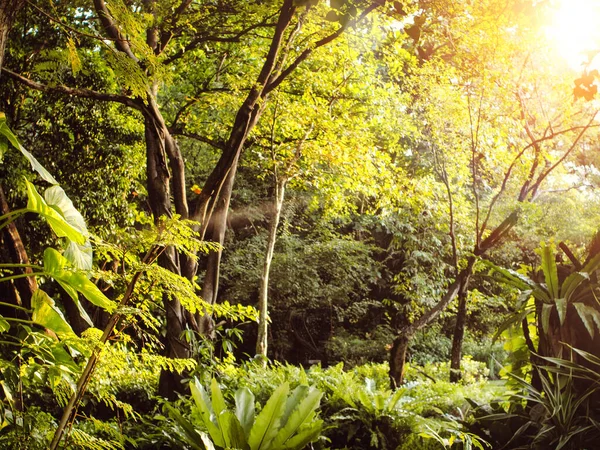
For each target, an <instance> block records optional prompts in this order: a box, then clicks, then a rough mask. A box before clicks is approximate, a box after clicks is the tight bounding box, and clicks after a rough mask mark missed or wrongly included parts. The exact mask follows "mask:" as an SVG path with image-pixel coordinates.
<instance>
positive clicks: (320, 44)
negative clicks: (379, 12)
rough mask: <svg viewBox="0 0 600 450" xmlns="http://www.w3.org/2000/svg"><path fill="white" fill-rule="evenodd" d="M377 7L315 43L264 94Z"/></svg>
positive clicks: (377, 5)
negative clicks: (316, 51) (317, 50)
mask: <svg viewBox="0 0 600 450" xmlns="http://www.w3.org/2000/svg"><path fill="white" fill-rule="evenodd" d="M379 6H381V4H380V3H378V2H375V3H372V4H371V5H369V6H368V7H367V8H366V9H365V10H364V11H363V12H362V13H361V15H360V16H359V17H358V18H356V19H354V20H351V21H349V22H347V23H345V24H344V25H342V26H341V27H340V28H338V29H337V30H336V31H335V32H333V33H331V34H330V35H329V36H326V37H324V38H323V39H321V40H319V41H317V42H316V43H315V44H314V45H313V46H312V47H309V48H307V49H305V50H304V51H303V52H302V53H300V55H298V57H296V59H295V60H294V61H293V62H292V63H291V64H290V65H289V66H287V67H286V68H285V69H284V70H283V71H282V72H281V73H280V74H279V75H278V76H277V77H276V78H275V79H274V80H272V81H270V82H269V84H268V85H267V86H266V88H265V94H268V93H269V92H271V91H272V90H273V89H276V88H277V86H279V85H280V84H281V83H282V82H283V80H285V79H286V78H287V77H288V76H289V75H290V73H292V72H293V71H294V70H296V68H297V67H298V66H299V65H300V63H302V62H303V61H304V60H306V58H308V57H309V56H310V55H311V54H312V53H313V51H315V49H318V48H320V47H323V46H324V45H327V44H329V43H330V42H332V41H333V40H335V39H337V38H338V37H340V36H341V35H342V33H343V32H344V31H345V30H346V29H347V28H349V27H351V26H354V25H356V24H358V23H359V22H361V21H362V20H363V19H364V18H365V17H367V15H368V14H369V13H370V12H371V11H373V10H375V9H377V7H379Z"/></svg>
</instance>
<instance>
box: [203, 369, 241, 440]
mask: <svg viewBox="0 0 600 450" xmlns="http://www.w3.org/2000/svg"><path fill="white" fill-rule="evenodd" d="M210 392H211V400H212V408H213V413H214V415H215V418H216V419H217V424H218V427H219V430H220V431H221V436H222V438H223V442H224V443H225V447H227V448H229V447H231V440H230V438H231V437H230V436H229V434H228V432H229V430H228V429H227V428H226V425H227V424H224V423H223V422H222V420H223V419H224V414H225V413H226V412H227V405H226V404H225V399H224V398H223V393H222V392H221V388H220V387H219V383H217V380H215V379H214V378H213V379H212V380H211V382H210ZM236 420H237V419H236Z"/></svg>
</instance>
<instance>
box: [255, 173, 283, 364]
mask: <svg viewBox="0 0 600 450" xmlns="http://www.w3.org/2000/svg"><path fill="white" fill-rule="evenodd" d="M285 184H286V180H285V179H281V180H279V181H278V182H277V183H276V184H275V199H274V200H275V201H274V204H273V216H272V217H271V221H270V223H269V237H268V239H267V252H266V253H265V261H264V265H263V273H262V276H261V279H260V290H259V293H258V312H259V316H258V336H257V338H256V354H257V355H258V356H259V357H260V358H261V362H262V364H263V366H266V365H267V346H268V321H267V312H268V296H269V272H270V271H271V261H272V260H273V252H274V250H275V241H276V240H277V227H278V226H279V219H280V217H281V208H282V206H283V199H284V196H285Z"/></svg>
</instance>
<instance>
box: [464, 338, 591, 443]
mask: <svg viewBox="0 0 600 450" xmlns="http://www.w3.org/2000/svg"><path fill="white" fill-rule="evenodd" d="M573 350H574V352H575V353H577V354H579V355H580V356H582V357H583V359H584V360H586V361H588V362H590V363H592V364H594V368H593V369H590V368H589V367H585V366H582V365H580V364H578V363H576V362H573V361H572V360H565V359H559V358H543V360H544V362H545V363H547V365H543V366H536V367H534V370H537V371H538V374H539V376H540V379H541V382H542V389H538V388H536V387H534V386H533V385H532V384H531V383H529V382H527V381H525V380H524V379H522V378H520V377H518V376H516V375H512V377H513V379H514V380H515V382H516V383H515V386H516V389H515V390H514V391H513V392H509V393H507V394H506V395H505V396H504V397H503V398H501V399H499V400H497V401H495V402H492V403H490V404H489V405H477V404H475V403H473V405H474V406H476V409H475V415H474V418H473V420H472V422H471V429H472V430H473V431H474V432H476V433H478V434H479V435H480V436H483V437H484V438H485V439H487V440H488V441H489V442H490V443H492V445H494V448H511V449H512V448H515V449H516V448H535V449H538V448H539V449H542V448H556V449H561V448H563V449H579V448H588V447H593V446H594V445H595V442H596V441H597V439H598V437H599V432H598V427H597V423H598V422H597V420H598V417H599V416H598V414H599V412H598V409H597V407H596V406H595V402H596V401H597V400H596V399H597V396H598V383H597V381H598V377H599V374H598V371H597V367H598V363H600V360H599V359H598V358H597V357H595V356H594V355H592V354H589V353H587V352H584V351H582V350H577V349H573ZM581 381H583V383H582V382H581Z"/></svg>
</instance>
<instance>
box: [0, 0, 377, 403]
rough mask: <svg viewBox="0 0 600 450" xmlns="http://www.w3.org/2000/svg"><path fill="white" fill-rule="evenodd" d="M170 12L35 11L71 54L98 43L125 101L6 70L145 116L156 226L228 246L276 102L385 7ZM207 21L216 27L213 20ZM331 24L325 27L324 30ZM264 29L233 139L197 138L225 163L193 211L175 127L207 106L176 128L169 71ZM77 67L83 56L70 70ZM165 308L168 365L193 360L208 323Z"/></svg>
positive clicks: (180, 7)
mask: <svg viewBox="0 0 600 450" xmlns="http://www.w3.org/2000/svg"><path fill="white" fill-rule="evenodd" d="M172 6H173V7H172V8H171V7H170V6H167V5H166V4H163V3H159V2H150V3H148V2H142V3H140V4H139V5H136V7H135V8H131V9H128V8H124V7H123V5H121V4H119V3H115V4H114V5H112V4H110V5H109V4H107V3H105V2H104V1H103V0H96V1H94V8H93V13H94V15H96V16H97V17H98V26H96V25H95V24H94V23H92V22H89V21H87V20H80V17H75V19H74V21H73V22H72V23H64V22H63V21H62V20H61V19H59V18H58V17H55V16H52V15H50V14H48V13H46V12H45V11H44V10H43V9H42V8H40V7H38V6H32V5H30V8H31V9H32V12H34V13H35V14H36V15H37V16H38V17H43V18H44V20H48V19H50V20H51V21H52V22H53V23H55V24H56V28H58V30H59V31H60V32H61V33H64V34H65V35H67V36H69V38H70V40H67V45H70V46H71V47H69V48H72V43H73V39H75V38H77V39H81V40H85V41H86V43H87V44H89V47H87V50H86V51H87V52H88V53H90V54H92V55H93V54H96V53H98V51H99V50H98V46H97V44H98V43H100V44H101V46H100V49H101V50H100V51H101V52H102V54H103V55H104V56H105V57H106V58H107V59H108V61H109V63H110V64H109V65H110V67H111V68H112V69H113V70H115V71H117V72H118V73H119V74H120V75H121V76H122V77H123V80H124V84H125V86H124V88H125V92H124V93H123V91H122V92H121V93H110V92H99V91H95V90H92V89H88V88H85V87H69V86H67V85H63V84H59V83H58V84H56V85H55V84H44V83H41V82H38V81H34V80H32V79H29V78H26V77H25V76H23V75H21V74H18V73H16V72H14V71H11V70H8V69H3V70H4V73H5V74H6V75H8V76H9V77H11V78H12V79H13V80H15V81H17V82H19V83H22V84H23V85H25V86H27V87H29V88H32V89H37V90H41V91H44V92H52V93H61V94H64V95H69V96H78V97H85V98H91V99H94V100H97V101H110V102H117V103H121V104H123V105H126V106H127V107H129V108H132V109H134V110H136V111H138V112H139V113H140V114H141V116H142V118H143V122H144V127H145V141H146V177H147V190H148V200H149V205H150V209H151V212H152V214H153V216H154V218H155V220H156V221H158V220H159V218H160V217H161V216H163V215H166V216H171V215H172V213H173V209H174V212H175V213H176V214H178V215H179V216H180V217H181V218H183V219H188V218H189V219H192V220H194V221H196V222H198V226H197V228H198V230H199V231H200V233H201V235H202V236H204V237H205V238H207V239H208V240H212V241H214V242H217V243H221V244H222V242H223V239H224V234H225V225H226V217H227V210H228V207H229V202H230V198H231V192H232V189H233V183H234V180H235V174H236V170H237V166H238V161H239V158H240V155H241V152H242V149H243V147H244V144H245V143H246V140H247V139H248V136H249V134H250V133H251V131H252V129H253V128H254V127H255V125H256V123H257V122H258V120H259V119H260V117H261V115H262V113H263V111H264V108H265V106H266V104H267V101H268V98H269V96H270V94H271V93H272V92H273V91H274V90H275V89H277V88H278V87H279V86H280V85H281V84H282V83H283V82H284V80H286V79H287V78H288V76H289V75H290V74H291V73H293V72H294V71H295V70H296V69H297V68H298V66H299V65H300V64H301V63H302V62H304V61H305V60H306V59H308V58H309V57H310V56H311V55H312V54H313V53H314V52H315V51H316V50H318V49H319V48H320V47H323V46H325V45H327V44H329V43H330V42H332V41H334V40H335V39H337V38H338V37H339V36H340V35H342V33H343V32H344V31H345V30H346V29H347V28H349V27H351V26H354V25H355V24H358V23H359V22H361V21H362V20H363V19H364V18H365V17H366V16H367V15H368V14H369V13H370V12H371V11H373V10H375V9H376V8H377V7H378V6H380V2H375V3H372V4H367V5H366V6H364V9H362V10H361V11H360V12H359V11H357V9H356V7H355V6H354V5H352V4H351V3H349V2H348V3H346V2H344V3H343V4H341V5H338V13H336V14H337V15H336V21H327V20H324V19H323V16H324V15H325V12H326V11H327V8H326V7H324V6H314V5H313V2H306V3H300V4H299V3H297V2H295V1H293V0H284V1H283V2H282V3H281V5H280V4H278V3H271V2H269V3H267V4H265V5H262V4H261V5H245V6H244V7H243V8H240V7H238V8H235V7H233V5H230V4H228V3H223V4H219V5H212V3H207V4H206V5H202V7H199V8H196V7H194V5H192V2H190V1H188V0H184V1H182V2H181V3H179V4H177V5H172ZM49 10H51V9H49ZM67 10H69V14H68V15H69V16H78V13H77V11H76V10H72V9H69V8H68V7H67ZM208 17H211V18H213V20H207V18H208ZM248 17H251V18H253V19H254V21H253V22H252V23H251V24H250V25H248V26H244V25H243V24H242V21H241V20H240V18H248ZM336 22H337V24H336ZM324 24H327V25H326V26H324V27H323V25H324ZM305 28H314V29H315V31H316V33H315V34H314V35H312V36H311V35H309V34H305V33H306V31H305ZM257 29H264V30H269V29H270V30H272V34H270V35H269V36H268V38H266V39H260V38H258V39H256V41H257V42H258V43H259V44H260V45H261V46H263V47H262V48H268V51H267V53H266V56H265V57H264V59H263V62H262V65H260V66H257V67H251V68H250V69H251V72H253V71H254V70H257V72H254V75H253V76H254V77H255V78H254V81H249V82H248V92H247V94H246V95H245V96H244V97H243V99H242V103H241V106H240V107H239V109H238V110H237V112H235V114H234V119H233V123H232V125H231V127H230V128H229V130H227V131H226V133H227V137H225V138H224V139H223V140H220V141H214V140H212V139H209V138H206V137H203V136H195V137H196V138H198V139H200V140H201V141H204V142H208V143H209V144H211V145H214V146H216V147H217V148H219V149H220V150H221V155H220V157H219V160H218V162H217V163H216V164H215V166H214V168H213V169H212V171H211V172H210V174H209V175H208V177H207V178H206V180H205V183H204V186H203V188H202V190H201V192H200V194H199V195H198V196H197V197H196V198H195V199H194V201H193V204H191V205H190V204H188V198H187V195H186V176H185V167H184V160H183V157H182V154H181V150H180V147H179V145H178V143H177V141H176V140H175V135H177V134H180V135H185V134H186V130H185V129H183V128H181V126H180V124H178V123H177V118H178V117H179V116H180V115H181V114H183V113H184V112H185V111H186V110H188V109H189V108H190V107H192V106H201V105H195V102H193V101H192V102H190V101H189V100H188V101H185V100H184V101H181V100H180V107H179V109H178V112H177V113H176V114H175V119H174V124H173V125H171V126H169V125H168V124H167V123H166V121H165V118H164V116H163V113H162V111H161V106H160V103H159V102H160V98H159V93H160V86H161V82H162V81H161V79H162V77H163V76H165V75H166V74H168V73H169V67H173V65H174V64H176V63H178V62H179V61H185V60H187V59H188V58H192V60H193V59H194V57H195V55H198V54H199V53H202V49H203V47H204V46H207V45H208V46H210V45H211V43H217V45H218V43H220V42H231V43H237V42H240V41H241V40H242V38H245V37H249V36H251V32H252V31H254V30H257ZM107 42H109V43H110V44H107ZM175 43H177V44H179V46H177V45H175ZM77 58H78V55H77V52H76V51H75V52H73V54H72V57H71V61H72V62H73V61H76V59H77ZM206 81H207V83H208V90H211V89H212V87H211V80H210V79H209V80H206ZM219 89H220V88H215V90H219ZM175 125H177V126H175ZM171 198H172V199H173V201H172V202H171ZM220 257H221V252H220V251H218V252H214V253H212V254H211V255H210V256H209V260H208V264H207V271H206V275H205V280H204V284H203V288H202V296H203V298H204V300H205V301H206V302H207V303H209V304H210V303H213V302H214V301H215V300H216V293H217V288H218V273H219V263H220ZM160 264H161V265H162V266H163V267H166V268H168V269H169V270H171V271H173V272H174V273H178V274H181V275H184V276H186V277H188V278H189V279H192V278H193V277H194V275H195V273H196V269H197V268H196V265H195V264H194V263H193V261H192V260H190V259H189V258H187V257H186V256H185V255H177V254H176V253H175V252H174V251H172V250H170V251H168V252H166V253H164V254H163V255H162V256H161V260H160ZM164 305H165V310H166V320H167V330H168V332H167V343H166V352H167V356H169V357H187V356H189V349H188V347H187V345H186V344H185V343H184V342H183V341H182V340H181V335H182V333H183V331H184V330H185V329H186V327H188V326H191V327H193V328H196V329H198V330H200V331H203V332H205V333H210V320H209V317H208V316H207V315H204V316H203V318H202V319H201V318H200V317H192V316H191V315H190V314H188V313H186V312H185V311H184V309H183V308H182V306H181V304H180V303H179V302H178V300H177V299H174V300H173V299H172V300H168V299H166V298H165V301H164ZM198 322H200V323H198ZM179 386H180V384H179V383H178V381H177V380H176V379H174V378H173V376H172V375H170V374H168V373H166V372H165V373H164V377H163V378H162V381H161V392H162V393H163V394H165V395H168V394H170V393H171V392H172V391H173V389H177V388H178V387H179Z"/></svg>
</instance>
